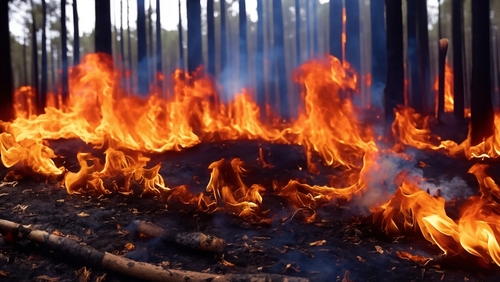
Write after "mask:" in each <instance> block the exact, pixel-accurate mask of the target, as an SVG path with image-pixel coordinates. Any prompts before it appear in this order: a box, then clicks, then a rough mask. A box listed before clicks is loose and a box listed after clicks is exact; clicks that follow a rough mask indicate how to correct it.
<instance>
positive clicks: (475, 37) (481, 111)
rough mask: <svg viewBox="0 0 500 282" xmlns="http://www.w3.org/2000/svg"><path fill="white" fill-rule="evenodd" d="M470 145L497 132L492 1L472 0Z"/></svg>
mask: <svg viewBox="0 0 500 282" xmlns="http://www.w3.org/2000/svg"><path fill="white" fill-rule="evenodd" d="M471 93H472V97H471V145H477V144H478V143H480V142H482V141H483V140H484V139H486V138H488V137H489V136H491V135H492V134H493V133H494V125H493V119H494V115H493V106H492V102H491V78H490V3H489V1H487V0H483V1H472V82H471Z"/></svg>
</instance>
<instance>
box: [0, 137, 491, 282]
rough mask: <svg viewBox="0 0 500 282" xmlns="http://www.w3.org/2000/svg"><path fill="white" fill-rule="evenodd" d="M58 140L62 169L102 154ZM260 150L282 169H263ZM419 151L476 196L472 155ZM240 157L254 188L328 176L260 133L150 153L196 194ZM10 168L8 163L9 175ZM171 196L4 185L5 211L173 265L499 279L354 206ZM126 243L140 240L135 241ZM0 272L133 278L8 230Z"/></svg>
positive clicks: (102, 247) (329, 277)
mask: <svg viewBox="0 0 500 282" xmlns="http://www.w3.org/2000/svg"><path fill="white" fill-rule="evenodd" d="M464 131H465V132H466V129H463V130H461V131H460V132H462V133H463V132H464ZM462 133H461V134H462ZM462 135H463V134H462ZM51 146H52V147H53V148H54V150H55V151H56V154H58V155H63V156H67V158H65V160H64V162H65V166H66V167H67V168H68V169H69V170H72V171H76V170H78V165H77V162H76V159H75V158H74V156H73V157H71V155H72V154H74V152H75V151H79V150H82V151H85V150H94V153H96V154H97V153H98V150H95V149H91V148H90V147H89V146H87V145H85V144H83V143H82V142H81V141H77V140H65V141H57V142H52V143H51ZM259 148H262V149H263V150H264V152H265V154H266V156H267V157H268V159H267V160H266V161H267V162H269V163H271V164H273V166H274V168H266V169H264V168H263V167H262V166H261V165H259V163H258V162H257V161H256V160H257V158H258V152H259ZM70 152H72V154H70ZM101 154H102V152H101ZM416 154H417V155H418V160H419V161H422V162H424V163H425V164H426V166H424V167H422V168H421V169H422V171H423V173H424V176H425V177H426V178H429V179H431V178H433V179H439V178H440V176H443V175H445V176H446V177H448V178H451V177H453V176H460V177H461V178H462V179H464V180H465V182H466V183H467V185H468V186H470V189H471V190H472V191H473V192H477V190H478V184H477V181H475V178H474V177H473V176H471V175H470V174H467V170H468V168H470V166H471V165H472V163H473V161H468V160H465V159H460V160H457V159H455V158H450V157H447V156H445V155H443V154H440V153H439V152H418V153H416ZM234 157H239V158H241V159H242V160H243V161H244V162H245V166H244V167H245V168H247V170H248V173H247V175H246V176H245V178H244V181H245V182H248V183H246V184H247V185H250V184H252V183H260V184H262V185H263V186H264V187H272V185H273V184H272V183H273V181H281V182H285V183H286V182H287V181H288V179H290V178H291V177H294V178H295V177H297V178H301V179H305V181H306V182H314V183H316V184H324V183H325V181H326V180H325V179H324V178H321V177H320V176H318V175H316V174H311V173H308V172H306V171H305V170H302V169H301V168H303V167H304V168H305V167H307V164H306V158H305V154H304V152H303V148H302V147H300V146H290V145H286V146H285V145H276V144H265V143H264V144H263V143H261V142H258V141H238V142H224V143H221V142H218V143H208V144H200V145H198V146H195V147H193V148H190V149H187V150H184V151H181V152H167V153H164V154H158V155H153V156H151V158H152V160H151V162H150V163H151V164H152V165H154V164H156V163H158V162H162V169H161V170H160V173H161V174H162V176H163V177H164V179H165V182H166V183H167V185H169V186H171V187H175V186H177V185H181V184H185V185H187V186H188V187H190V189H192V192H193V193H194V194H197V193H199V192H201V191H203V190H204V189H205V187H206V184H207V183H208V180H209V178H210V171H209V170H208V169H207V168H208V165H209V164H210V163H211V162H213V161H216V160H219V159H221V158H226V159H231V158H234ZM323 169H326V168H323ZM495 170H496V171H499V170H500V164H496V163H491V171H495ZM7 172H8V170H7V169H5V168H0V176H1V177H3V176H4V175H5V174H6V173H7ZM257 181H258V182H257ZM167 196H168V195H143V196H142V197H139V196H138V195H129V196H126V195H122V194H119V193H114V194H110V195H105V196H96V195H81V194H80V195H79V194H71V195H70V194H68V193H67V192H66V190H65V189H64V188H63V187H62V186H61V184H60V180H46V179H37V178H36V177H31V178H28V179H22V180H19V182H18V184H17V185H16V186H15V187H12V186H10V185H5V186H2V187H0V218H1V219H6V220H10V221H13V222H17V223H20V224H24V225H30V226H31V227H32V228H36V229H40V230H45V231H47V232H49V233H54V232H56V233H57V234H60V235H62V236H64V235H66V236H69V237H71V238H73V239H75V240H77V241H78V242H81V243H84V244H86V245H88V246H92V247H93V248H96V249H97V250H99V251H102V252H104V251H106V252H110V253H113V254H117V255H119V256H125V257H127V258H130V259H133V260H136V261H144V262H149V263H152V264H156V265H161V266H162V267H164V268H171V269H182V270H191V271H197V272H206V273H219V274H231V273H243V274H250V275H251V274H258V273H273V274H282V275H287V276H297V277H304V278H308V279H310V280H311V281H403V280H406V281H441V280H442V281H451V280H453V281H499V280H500V268H499V267H497V266H496V265H494V264H490V265H487V266H485V265H484V264H481V263H480V262H477V261H476V260H475V259H474V258H473V257H471V256H467V255H458V256H455V257H446V256H444V255H443V254H442V251H441V250H440V249H439V248H438V247H437V246H436V245H432V244H431V243H429V242H427V241H426V240H425V239H424V238H423V237H422V236H421V235H420V234H418V233H416V234H404V235H401V236H398V237H393V236H389V235H386V234H384V233H382V232H381V231H380V226H377V225H375V224H373V223H372V218H371V215H370V213H369V212H368V211H367V210H366V209H360V208H359V207H358V206H356V203H355V202H353V203H338V202H337V203H332V204H330V205H327V206H324V207H322V208H320V209H319V210H318V211H317V217H316V220H315V221H314V222H313V223H306V222H305V221H304V216H303V215H301V213H302V211H301V212H297V213H294V211H293V209H291V207H290V206H289V205H288V204H287V203H286V201H284V200H283V199H282V198H280V197H278V196H277V195H273V194H272V193H267V194H266V195H265V196H264V201H263V208H262V210H264V211H267V214H266V217H267V219H268V220H265V221H257V220H253V219H249V218H245V217H239V216H237V215H233V214H230V213H226V212H220V211H218V212H214V213H205V212H201V211H199V210H198V209H196V207H194V206H191V205H184V204H180V203H172V202H168V201H167ZM448 209H449V210H450V213H451V214H453V213H454V211H456V207H455V206H450V207H448ZM134 220H142V221H148V222H152V223H154V224H156V225H158V226H160V227H162V228H164V229H171V228H176V229H177V230H178V231H179V232H195V231H197V232H203V233H205V234H207V235H214V236H217V237H220V238H223V239H225V240H226V242H227V243H228V245H227V247H226V248H225V250H224V252H223V253H220V254H214V253H205V252H201V251H193V250H189V249H187V248H185V247H181V246H179V245H176V244H175V243H166V242H162V241H161V240H158V239H148V238H144V237H143V236H139V235H138V234H137V232H136V230H135V229H134V226H133V225H132V222H133V221H134ZM128 243H131V244H132V245H133V246H134V248H133V249H132V248H130V247H127V246H130V244H129V245H127V244H128ZM397 252H408V253H410V254H412V255H418V256H421V257H422V258H429V259H430V260H429V261H428V262H427V263H426V264H425V265H422V264H419V263H416V262H413V261H411V260H404V259H402V258H400V257H399V256H398V255H397ZM84 267H85V268H86V270H90V276H89V277H88V278H85V277H84V275H82V272H83V270H84V269H83V268H84ZM0 277H1V279H0V280H2V281H130V280H134V279H131V278H130V277H126V276H123V275H120V274H117V273H114V272H110V271H108V270H106V269H102V268H100V267H97V266H93V265H88V264H87V262H85V261H78V260H74V259H72V258H69V257H67V256H66V255H63V254H60V253H58V252H55V251H53V250H50V249H47V248H45V247H43V246H41V245H38V244H36V243H33V242H28V241H20V242H16V243H11V242H9V240H5V239H2V238H1V237H0ZM103 277H104V280H102V279H103Z"/></svg>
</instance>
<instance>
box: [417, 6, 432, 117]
mask: <svg viewBox="0 0 500 282" xmlns="http://www.w3.org/2000/svg"><path fill="white" fill-rule="evenodd" d="M416 1H417V53H418V78H419V84H420V85H419V86H420V93H421V94H420V95H421V97H422V100H421V101H422V111H423V112H425V113H430V112H431V111H432V110H433V109H432V108H431V107H429V104H430V103H429V99H432V98H433V97H432V96H431V95H429V91H430V86H429V81H430V62H429V60H430V56H429V29H428V23H427V0H416Z"/></svg>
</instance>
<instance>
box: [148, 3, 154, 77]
mask: <svg viewBox="0 0 500 282" xmlns="http://www.w3.org/2000/svg"><path fill="white" fill-rule="evenodd" d="M153 46H154V42H153V8H151V1H149V9H148V46H147V47H148V55H147V57H148V74H149V75H148V86H149V85H151V82H152V81H153V80H154V77H155V75H154V74H155V69H156V67H155V63H154V57H155V55H154V53H153Z"/></svg>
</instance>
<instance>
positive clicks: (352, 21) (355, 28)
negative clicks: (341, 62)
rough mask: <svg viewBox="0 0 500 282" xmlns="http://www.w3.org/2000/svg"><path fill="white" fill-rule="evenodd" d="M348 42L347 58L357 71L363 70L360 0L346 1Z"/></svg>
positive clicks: (346, 46)
mask: <svg viewBox="0 0 500 282" xmlns="http://www.w3.org/2000/svg"><path fill="white" fill-rule="evenodd" d="M345 12H346V37H347V40H346V43H345V59H346V61H347V62H348V63H349V64H350V65H351V68H353V69H354V70H355V71H356V72H358V73H359V72H360V71H361V45H360V25H359V0H349V1H345Z"/></svg>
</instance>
